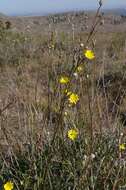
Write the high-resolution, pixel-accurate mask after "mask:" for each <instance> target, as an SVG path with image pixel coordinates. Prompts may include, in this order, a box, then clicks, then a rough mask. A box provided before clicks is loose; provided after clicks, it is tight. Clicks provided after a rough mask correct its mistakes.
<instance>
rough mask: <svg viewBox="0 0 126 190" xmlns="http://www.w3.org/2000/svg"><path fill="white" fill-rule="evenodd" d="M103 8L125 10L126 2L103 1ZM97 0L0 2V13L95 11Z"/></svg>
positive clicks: (117, 0) (122, 0) (119, 0)
mask: <svg viewBox="0 0 126 190" xmlns="http://www.w3.org/2000/svg"><path fill="white" fill-rule="evenodd" d="M103 2H104V6H103V8H110V9H111V8H126V0H103ZM97 6H98V0H0V12H2V13H4V14H7V15H15V14H17V15H18V14H19V15H20V14H28V13H36V14H37V13H38V14H39V13H41V14H46V13H53V12H60V11H67V10H80V9H96V8H97Z"/></svg>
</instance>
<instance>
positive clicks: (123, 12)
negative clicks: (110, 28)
mask: <svg viewBox="0 0 126 190" xmlns="http://www.w3.org/2000/svg"><path fill="white" fill-rule="evenodd" d="M103 12H105V13H108V14H115V15H123V16H126V9H122V8H118V9H106V10H103Z"/></svg>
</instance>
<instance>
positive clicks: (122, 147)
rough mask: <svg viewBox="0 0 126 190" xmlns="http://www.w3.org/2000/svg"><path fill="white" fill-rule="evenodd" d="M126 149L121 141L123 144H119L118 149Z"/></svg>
mask: <svg viewBox="0 0 126 190" xmlns="http://www.w3.org/2000/svg"><path fill="white" fill-rule="evenodd" d="M125 149H126V145H125V144H124V143H123V144H120V145H119V150H120V151H121V150H125Z"/></svg>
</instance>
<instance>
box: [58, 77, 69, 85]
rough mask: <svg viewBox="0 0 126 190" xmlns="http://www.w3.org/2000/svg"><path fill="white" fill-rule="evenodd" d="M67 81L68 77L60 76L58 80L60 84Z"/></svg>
mask: <svg viewBox="0 0 126 190" xmlns="http://www.w3.org/2000/svg"><path fill="white" fill-rule="evenodd" d="M69 81H70V80H69V78H68V77H61V78H60V80H59V82H60V84H67V83H68V82H69Z"/></svg>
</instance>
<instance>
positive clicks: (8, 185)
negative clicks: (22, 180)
mask: <svg viewBox="0 0 126 190" xmlns="http://www.w3.org/2000/svg"><path fill="white" fill-rule="evenodd" d="M13 188H14V184H13V182H11V181H7V182H6V183H5V184H4V189H5V190H12V189H13Z"/></svg>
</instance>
